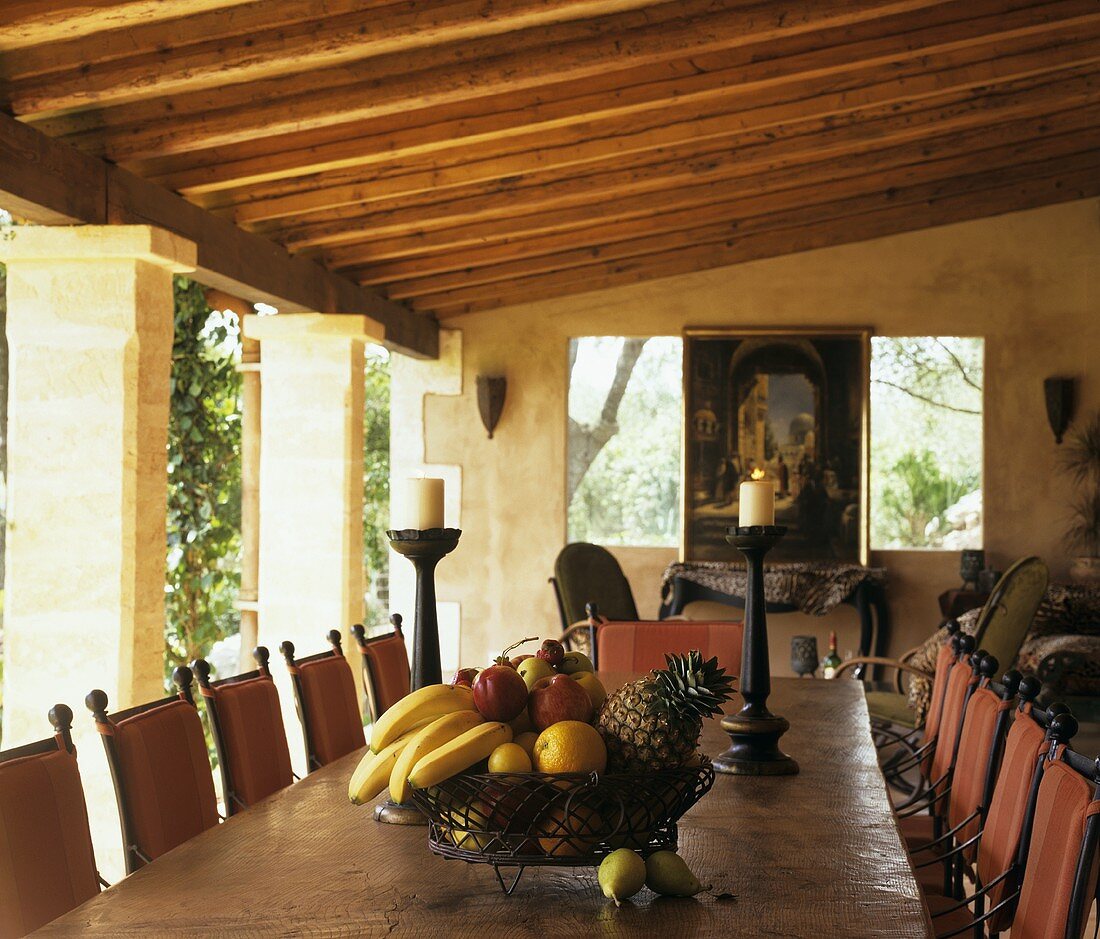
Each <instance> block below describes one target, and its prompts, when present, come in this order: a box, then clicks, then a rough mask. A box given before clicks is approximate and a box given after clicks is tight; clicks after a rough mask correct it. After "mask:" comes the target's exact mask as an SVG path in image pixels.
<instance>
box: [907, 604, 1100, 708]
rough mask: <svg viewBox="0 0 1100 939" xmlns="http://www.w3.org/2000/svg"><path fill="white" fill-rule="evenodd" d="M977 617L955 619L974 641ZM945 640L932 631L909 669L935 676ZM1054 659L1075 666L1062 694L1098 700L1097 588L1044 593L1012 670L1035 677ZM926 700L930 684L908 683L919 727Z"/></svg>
mask: <svg viewBox="0 0 1100 939" xmlns="http://www.w3.org/2000/svg"><path fill="white" fill-rule="evenodd" d="M978 612H979V611H978V610H969V611H968V612H966V613H964V614H963V615H962V616H960V617H959V626H961V627H962V630H963V632H966V633H969V634H970V635H974V627H975V625H976V624H977V622H978ZM946 639H947V630H946V629H939V630H937V631H936V633H935V634H934V635H932V636H931V637H929V638H928V639H927V640H926V641H925V642H924V643H922V644H921V646H920V648H919V649H918V650H917V651H916V652H915V653H914V654H913V656H912V657H911V658H910V659H909V664H910V665H912V666H913V667H914V668H919V669H922V670H923V671H926V672H933V671H935V669H936V653H937V651H938V650H939V647H940V645H941V644H942V643H943V642H944V641H945V640H946ZM1056 653H1062V654H1066V653H1073V660H1074V662H1075V663H1078V664H1077V665H1076V667H1075V668H1072V669H1070V670H1068V671H1067V672H1066V673H1065V674H1064V675H1063V676H1062V677H1063V681H1064V683H1065V685H1064V687H1063V688H1062V692H1063V693H1065V694H1072V695H1100V587H1098V586H1096V585H1089V584H1051V585H1050V586H1049V587H1047V590H1046V593H1045V594H1044V596H1043V602H1042V603H1040V604H1039V610H1038V612H1036V614H1035V619H1034V620H1033V621H1032V624H1031V628H1030V629H1029V630H1028V632H1027V636H1026V637H1025V639H1024V644H1023V646H1021V648H1020V653H1019V655H1017V656H1016V661H1015V662H1014V663H1013V667H1014V668H1017V669H1019V670H1020V671H1021V672H1024V673H1027V672H1032V673H1035V672H1038V670H1039V663H1040V662H1042V661H1043V659H1045V658H1046V657H1047V656H1048V655H1054V654H1056ZM1005 670H1006V671H1007V670H1008V666H1005ZM931 694H932V683H931V682H930V681H928V680H927V679H923V678H914V679H913V680H912V681H910V683H909V707H911V708H912V709H913V710H914V711H916V714H917V722H918V724H923V723H924V715H925V714H926V713H927V711H928V702H929V701H930V699H931Z"/></svg>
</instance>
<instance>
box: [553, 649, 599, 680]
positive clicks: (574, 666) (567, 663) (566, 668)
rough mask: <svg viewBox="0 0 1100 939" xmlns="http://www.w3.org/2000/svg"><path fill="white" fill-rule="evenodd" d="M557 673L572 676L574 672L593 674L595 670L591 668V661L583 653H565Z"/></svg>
mask: <svg viewBox="0 0 1100 939" xmlns="http://www.w3.org/2000/svg"><path fill="white" fill-rule="evenodd" d="M558 671H559V672H564V673H565V674H566V675H572V674H573V673H574V672H594V671H596V670H595V669H594V668H593V667H592V660H591V659H590V658H589V657H588V656H587V655H585V654H584V653H583V652H566V653H565V658H564V659H562V663H561V665H559V666H558Z"/></svg>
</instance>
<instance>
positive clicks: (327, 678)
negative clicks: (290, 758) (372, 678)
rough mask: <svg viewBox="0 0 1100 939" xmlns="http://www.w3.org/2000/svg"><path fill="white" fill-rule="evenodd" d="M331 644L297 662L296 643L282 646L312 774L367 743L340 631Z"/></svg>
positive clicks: (332, 633)
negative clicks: (329, 646)
mask: <svg viewBox="0 0 1100 939" xmlns="http://www.w3.org/2000/svg"><path fill="white" fill-rule="evenodd" d="M328 641H329V643H330V644H331V645H332V648H331V649H329V650H328V651H327V652H318V653H317V654H315V655H310V656H306V658H304V659H297V660H296V659H295V658H294V643H293V642H290V641H289V640H288V641H286V642H284V643H283V644H282V645H281V646H279V651H280V652H282V653H283V658H285V659H286V669H287V671H288V672H289V673H290V683H291V685H292V686H293V688H294V704H295V706H296V708H297V711H298V720H299V721H301V723H302V736H303V738H304V739H305V747H306V766H307V767H308V768H309V771H310V772H312V771H313V770H315V769H319V768H320V767H322V766H325V765H326V764H328V763H331V762H332V761H333V760H338V759H339V758H340V757H342V756H344V754H346V753H351V752H352V750H358V749H359V748H360V747H363V746H365V745H366V742H367V740H366V737H365V736H364V734H363V718H362V715H361V714H360V712H359V704H358V703H357V702H356V700H355V678H354V676H353V675H352V673H351V667H350V666H349V665H348V661H347V659H345V658H344V650H343V648H342V647H341V644H340V633H339V631H338V630H335V629H332V630H329V634H328Z"/></svg>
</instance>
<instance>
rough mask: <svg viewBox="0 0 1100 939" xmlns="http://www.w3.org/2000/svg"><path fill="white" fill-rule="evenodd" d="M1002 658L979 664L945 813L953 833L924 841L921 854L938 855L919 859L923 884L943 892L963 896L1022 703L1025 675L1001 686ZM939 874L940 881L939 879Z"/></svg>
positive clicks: (987, 658)
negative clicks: (1014, 712)
mask: <svg viewBox="0 0 1100 939" xmlns="http://www.w3.org/2000/svg"><path fill="white" fill-rule="evenodd" d="M997 667H998V665H997V660H996V659H995V658H994V657H993V656H989V655H987V656H984V657H983V658H982V660H981V662H980V663H979V674H980V679H979V682H978V685H977V687H976V688H974V690H973V691H972V692H971V694H970V699H969V701H967V704H966V713H965V715H964V717H963V724H962V730H961V731H960V733H959V744H958V753H957V754H956V757H955V767H954V772H953V776H952V782H951V791H950V795H949V796H948V797H947V798H946V799H945V800H944V801H945V803H946V807H945V808H944V810H943V812H942V813H941V815H942V817H943V819H944V821H945V825H946V827H947V831H946V832H945V833H944V834H943V835H941V836H940V838H939V839H937V841H936V843H935V844H934V845H932V844H927V843H921V844H918V845H917V846H916V853H918V854H921V855H928V854H931V855H933V856H932V857H925V858H923V859H922V860H920V861H919V862H917V861H916V858H914V861H915V862H916V867H917V874H918V882H920V883H921V884H922V885H926V884H931V885H933V886H935V887H941V886H942V892H943V893H944V894H948V893H958V894H960V895H961V889H962V887H961V885H962V876H963V868H964V864H967V863H970V862H972V861H973V858H974V855H975V854H976V845H977V842H978V838H979V836H980V832H981V830H982V825H983V821H984V817H985V813H986V809H987V808H988V806H989V800H990V797H991V796H992V793H993V786H994V784H995V782H996V780H997V766H998V760H999V758H1000V753H1001V743H1002V741H1003V738H1004V735H1005V731H1006V729H1007V727H1008V722H1009V713H1010V711H1011V709H1012V708H1013V706H1014V705H1015V704H1016V700H1015V699H1016V696H1017V694H1018V691H1019V685H1020V681H1021V679H1022V676H1021V675H1020V673H1019V672H1017V671H1015V670H1010V671H1008V672H1006V673H1005V675H1004V680H1003V682H1002V683H1001V684H1000V685H997V684H996V683H995V682H994V681H993V676H994V675H995V674H996V673H997ZM937 877H938V878H939V880H938V882H937V881H936V880H935V879H934V878H937Z"/></svg>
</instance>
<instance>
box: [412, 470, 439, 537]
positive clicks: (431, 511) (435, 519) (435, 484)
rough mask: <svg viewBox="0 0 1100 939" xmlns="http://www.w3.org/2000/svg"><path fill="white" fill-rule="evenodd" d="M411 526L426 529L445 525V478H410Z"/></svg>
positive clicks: (420, 529) (421, 529)
mask: <svg viewBox="0 0 1100 939" xmlns="http://www.w3.org/2000/svg"><path fill="white" fill-rule="evenodd" d="M409 515H410V519H411V524H410V525H409V526H408V527H409V528H415V529H417V530H418V531H426V530H427V529H429V528H442V527H443V480H442V479H433V478H427V479H419V478H418V479H410V480H409Z"/></svg>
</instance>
